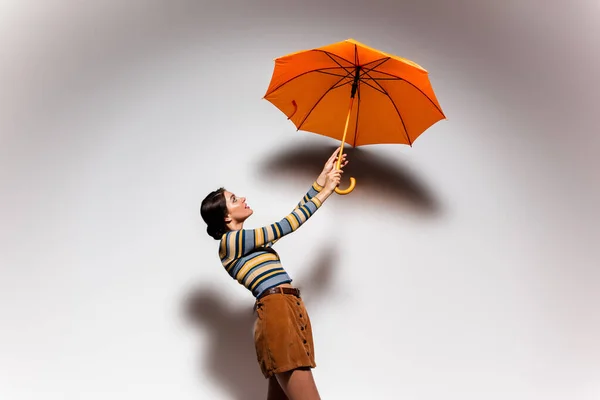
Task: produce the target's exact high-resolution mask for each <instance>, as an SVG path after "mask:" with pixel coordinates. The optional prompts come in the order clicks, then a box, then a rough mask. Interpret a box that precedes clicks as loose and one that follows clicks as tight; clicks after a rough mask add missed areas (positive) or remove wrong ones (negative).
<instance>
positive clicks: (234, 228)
mask: <svg viewBox="0 0 600 400" xmlns="http://www.w3.org/2000/svg"><path fill="white" fill-rule="evenodd" d="M227 228H229V229H230V230H232V231H239V230H242V229H243V228H244V223H243V222H230V223H228V224H227Z"/></svg>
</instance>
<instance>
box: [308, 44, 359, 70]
mask: <svg viewBox="0 0 600 400" xmlns="http://www.w3.org/2000/svg"><path fill="white" fill-rule="evenodd" d="M313 51H319V52H321V53H325V54H327V56H328V57H329V58H331V60H332V61H333V62H334V63H336V64H337V65H339V66H340V67H342V68H344V69H346V68H354V67H355V66H356V64H354V63H353V62H352V61H349V60H346V59H345V58H344V57H340V56H338V55H337V54H333V53H330V52H328V51H326V50H323V49H313ZM333 56H336V57H337V58H339V59H341V60H344V61H346V62H347V63H348V64H350V66H349V67H344V66H342V64H340V63H339V62H338V61H337V60H336V59H335V58H333Z"/></svg>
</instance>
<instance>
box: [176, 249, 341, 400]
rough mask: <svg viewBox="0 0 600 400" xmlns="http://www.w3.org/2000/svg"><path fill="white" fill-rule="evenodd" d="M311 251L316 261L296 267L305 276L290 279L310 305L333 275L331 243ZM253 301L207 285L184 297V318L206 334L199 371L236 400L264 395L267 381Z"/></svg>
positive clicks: (258, 398) (253, 399)
mask: <svg viewBox="0 0 600 400" xmlns="http://www.w3.org/2000/svg"><path fill="white" fill-rule="evenodd" d="M317 254H318V255H319V257H318V259H317V260H318V261H317V262H316V263H315V264H314V265H313V266H309V267H310V268H306V269H305V268H302V270H303V271H308V272H307V273H308V274H307V276H304V277H300V278H298V279H294V284H295V286H296V287H298V288H300V289H301V290H302V297H303V298H306V297H309V298H310V301H306V300H305V302H306V303H310V304H316V303H319V301H320V300H322V299H323V297H324V295H326V294H327V289H328V287H329V286H330V285H331V283H332V280H333V278H334V272H335V271H334V270H335V267H336V262H335V260H336V255H337V248H336V247H335V246H333V245H326V246H324V247H323V248H322V249H321V251H320V252H318V253H317ZM253 305H254V303H253V302H252V301H251V302H250V304H249V305H248V306H244V307H236V306H231V305H230V302H229V301H228V300H227V299H226V298H223V295H222V294H219V293H218V291H217V290H215V289H214V288H212V287H209V286H200V287H196V288H194V289H192V290H191V291H190V293H188V296H187V297H186V299H185V300H184V311H185V315H186V317H187V319H188V320H189V321H190V322H191V323H192V325H193V326H194V327H196V328H197V329H199V330H202V331H203V334H204V335H206V334H207V335H208V344H207V345H206V346H205V347H204V351H203V356H202V359H201V360H199V361H200V364H201V365H200V366H199V367H200V370H201V371H202V372H201V373H203V374H209V375H210V377H211V378H212V379H213V380H214V381H215V382H216V383H217V384H219V385H221V387H222V388H223V389H225V390H226V391H227V392H228V393H229V394H230V396H231V398H232V399H236V400H262V399H264V398H266V394H267V380H266V379H265V378H264V376H263V375H262V374H261V372H260V369H259V366H258V362H257V360H256V353H255V350H254V338H253V327H254V321H255V316H254V313H253V310H252V306H253ZM307 308H310V307H308V306H307ZM309 312H310V310H309Z"/></svg>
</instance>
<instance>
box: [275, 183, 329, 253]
mask: <svg viewBox="0 0 600 400" xmlns="http://www.w3.org/2000/svg"><path fill="white" fill-rule="evenodd" d="M321 190H323V186H321V185H319V184H318V183H317V182H316V181H315V182H313V184H312V186H311V187H310V189H308V192H306V194H305V195H304V197H302V199H301V200H300V202H299V203H298V205H297V206H296V208H294V210H293V211H295V210H297V209H298V208H300V207H302V206H303V205H304V204H306V202H308V201H310V200H311V199H312V198H313V197H315V196H316V195H317V193H319V192H320V191H321ZM278 240H279V238H278V239H274V240H272V241H270V242H267V243H265V246H266V247H271V246H273V245H274V244H275V242H277V241H278Z"/></svg>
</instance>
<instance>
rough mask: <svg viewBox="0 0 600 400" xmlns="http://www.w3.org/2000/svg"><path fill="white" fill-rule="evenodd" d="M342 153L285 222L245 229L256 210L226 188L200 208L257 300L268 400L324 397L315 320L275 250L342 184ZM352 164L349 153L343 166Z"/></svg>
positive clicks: (229, 264) (235, 273)
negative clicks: (317, 373) (318, 379)
mask: <svg viewBox="0 0 600 400" xmlns="http://www.w3.org/2000/svg"><path fill="white" fill-rule="evenodd" d="M338 152H339V148H338V149H337V150H336V151H335V152H334V153H333V154H332V155H331V157H330V158H329V159H328V160H327V162H326V163H325V166H324V167H323V171H322V172H321V174H320V175H319V177H318V178H317V180H316V181H315V182H314V183H313V185H312V186H311V188H310V189H309V191H308V193H306V195H305V196H304V197H303V198H302V200H301V201H300V203H298V205H297V206H296V208H295V209H294V210H293V211H292V212H291V213H290V214H288V215H287V216H286V217H284V218H283V219H282V220H281V221H279V222H276V223H273V224H271V225H268V226H265V227H262V228H257V229H244V228H243V226H244V222H245V221H246V219H247V218H248V217H249V216H251V215H252V213H253V211H252V209H251V208H250V207H249V206H248V204H247V203H246V199H245V198H244V197H237V196H236V195H235V194H233V193H231V192H229V191H227V190H225V189H224V188H220V189H218V190H216V191H214V192H212V193H210V194H209V195H208V196H206V198H205V199H204V200H203V201H202V206H201V208H200V213H201V215H202V218H203V219H204V222H206V224H207V228H206V230H207V232H208V234H209V235H210V236H211V237H213V238H214V239H215V240H219V241H220V245H219V258H220V259H221V263H222V265H223V267H224V268H225V270H226V271H227V272H228V273H229V275H230V276H231V277H232V278H233V279H236V280H237V281H238V282H239V283H240V284H241V285H243V286H244V287H246V288H247V289H248V290H250V291H251V292H252V294H253V295H254V297H255V298H256V301H255V304H254V310H255V312H256V322H255V324H254V342H255V347H256V356H257V360H258V363H259V365H260V368H261V371H262V373H263V375H264V376H265V378H267V379H268V380H269V386H268V394H267V399H268V400H274V399H290V400H300V399H302V400H305V399H306V400H309V399H310V400H313V399H320V397H319V392H318V390H317V387H316V384H315V382H314V379H313V376H312V372H311V368H315V367H316V364H315V360H314V351H313V337H312V329H311V324H310V319H309V317H308V313H307V312H306V308H305V306H304V302H303V301H302V298H301V297H300V291H299V290H298V289H296V288H294V287H293V286H292V285H291V282H292V279H291V278H290V277H289V275H288V274H287V273H286V271H285V270H284V269H283V267H282V266H281V262H280V259H279V255H278V254H277V252H276V251H275V250H274V249H273V248H272V247H271V246H272V245H273V244H274V243H275V242H276V241H277V240H279V239H281V238H282V237H283V236H285V235H287V234H289V233H292V232H294V231H295V230H297V229H298V228H299V227H300V226H302V225H303V224H304V223H305V222H306V221H307V220H308V219H309V218H310V217H311V216H312V215H313V214H314V213H315V212H316V211H317V210H318V209H319V207H321V205H322V204H323V203H324V202H325V200H327V198H329V196H330V195H331V194H332V193H333V192H334V190H335V188H336V187H337V186H338V185H339V183H340V177H341V174H342V173H343V171H342V170H341V169H340V170H337V169H336V168H335V163H336V162H337V158H338V157H337V154H338ZM347 163H348V162H347V161H346V155H345V154H344V155H342V161H341V166H342V167H345V166H346V164H347ZM267 320H268V323H265V321H267Z"/></svg>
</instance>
